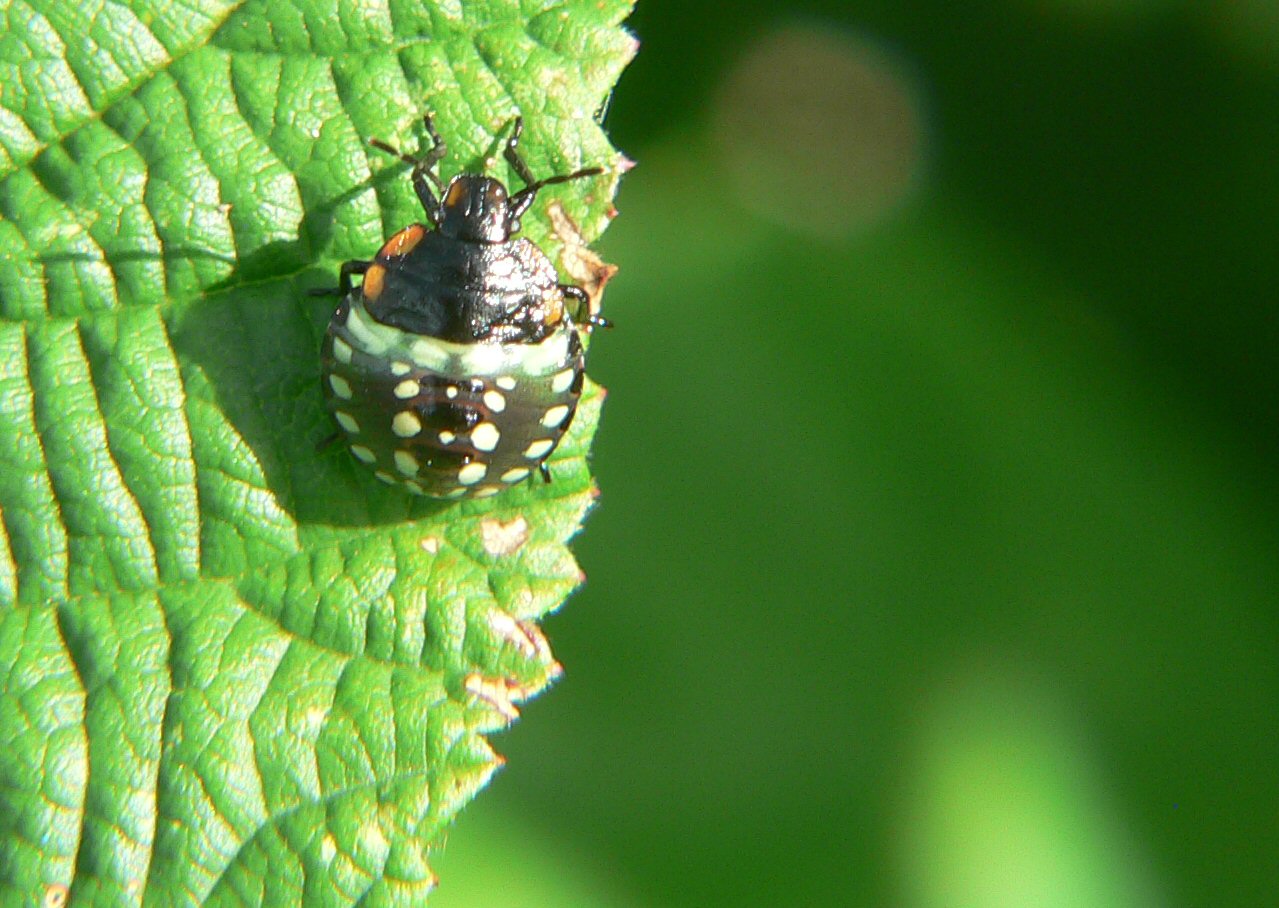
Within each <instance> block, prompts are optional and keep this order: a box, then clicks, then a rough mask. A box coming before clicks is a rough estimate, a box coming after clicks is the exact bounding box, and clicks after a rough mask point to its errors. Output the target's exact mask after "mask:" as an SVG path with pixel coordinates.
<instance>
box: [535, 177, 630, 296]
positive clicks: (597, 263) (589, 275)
mask: <svg viewBox="0 0 1279 908" xmlns="http://www.w3.org/2000/svg"><path fill="white" fill-rule="evenodd" d="M546 210H547V213H548V214H549V215H550V217H551V229H552V230H553V231H554V233H555V236H556V237H557V238H558V239H559V241H560V242H561V243H563V244H564V251H563V253H562V254H561V256H560V261H561V263H562V264H563V266H564V273H565V274H567V275H568V276H569V277H570V278H572V279H573V280H572V283H574V284H576V285H577V286H579V287H581V288H582V289H583V290H585V291H586V295H587V296H588V297H590V300H591V312H590V314H591V315H595V314H597V313H598V312H599V311H600V303H601V301H602V298H603V296H604V286H605V285H606V284H607V283H608V282H609V281H610V280H612V278H613V275H615V274H617V266H616V265H612V264H609V263H608V262H606V261H604V260H603V259H602V258H600V257H599V256H598V255H596V254H595V253H594V252H593V251H591V247H590V246H588V245H587V244H586V239H585V238H584V237H583V236H582V232H581V230H579V229H578V227H577V224H575V223H574V222H573V219H572V218H570V217H569V216H568V212H566V211H565V210H564V206H563V205H561V204H560V203H559V202H552V203H551V204H550V205H548V206H547V209H546Z"/></svg>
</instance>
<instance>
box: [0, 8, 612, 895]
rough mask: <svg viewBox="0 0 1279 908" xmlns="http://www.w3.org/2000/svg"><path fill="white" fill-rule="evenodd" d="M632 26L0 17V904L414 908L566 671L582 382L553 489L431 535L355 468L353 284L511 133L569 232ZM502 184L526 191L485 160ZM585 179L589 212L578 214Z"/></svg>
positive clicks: (496, 15) (15, 11) (387, 18)
mask: <svg viewBox="0 0 1279 908" xmlns="http://www.w3.org/2000/svg"><path fill="white" fill-rule="evenodd" d="M629 7H630V3H629V0H564V2H552V0H438V2H436V3H422V2H410V0H385V2H381V3H378V2H360V0H287V2H286V0H257V2H245V3H222V2H213V0H184V2H181V3H178V2H169V0H130V2H128V3H92V2H91V3H89V4H88V5H85V4H68V3H63V2H61V0H26V2H18V3H15V4H11V5H9V6H7V7H6V9H5V12H4V16H5V20H4V23H3V25H0V257H2V260H3V265H4V267H3V269H0V529H2V531H3V532H0V735H2V736H3V738H2V741H3V746H0V904H3V905H37V904H43V903H45V902H46V900H48V902H49V903H52V902H56V901H57V900H58V899H60V898H63V897H66V896H69V897H70V899H71V903H72V904H74V905H76V906H77V908H78V906H80V905H112V906H115V905H129V904H148V905H166V906H167V905H196V904H219V905H221V904H227V905H268V904H269V905H277V904H301V903H305V904H307V905H313V904H314V905H344V904H354V903H356V902H359V903H360V904H365V905H409V904H419V903H420V900H421V898H422V896H423V895H424V893H426V892H427V891H429V889H430V888H431V887H432V886H433V885H434V876H433V874H432V872H431V870H430V867H429V865H428V859H429V857H430V852H431V851H432V849H434V848H437V847H439V845H440V842H441V840H442V835H441V833H442V831H443V830H444V829H445V827H446V826H447V825H448V823H449V822H450V821H451V819H452V818H453V817H454V815H455V814H456V813H457V812H458V810H459V809H460V808H461V807H462V806H463V805H464V804H465V803H466V802H467V801H468V800H469V799H470V798H471V797H473V796H474V794H475V792H476V791H477V790H478V789H479V788H481V787H482V786H483V785H484V784H485V782H486V781H487V780H488V778H489V777H490V775H491V774H492V773H493V771H494V770H495V769H496V768H497V767H498V765H499V764H500V762H501V761H500V758H499V757H498V756H496V755H495V754H494V752H493V751H492V750H491V749H490V747H489V745H488V743H487V742H486V741H485V739H484V735H485V734H486V733H489V732H492V731H495V730H498V729H501V728H503V727H505V726H506V725H508V724H509V723H510V721H511V720H512V719H513V718H514V716H515V715H516V704H518V703H519V702H521V701H523V700H525V699H527V698H529V697H532V696H534V695H536V694H537V693H538V692H540V691H541V690H543V689H544V688H545V687H546V686H547V685H548V684H549V683H550V682H551V681H553V680H554V678H555V677H556V675H557V674H558V672H559V667H558V665H557V664H556V662H555V660H554V658H553V657H552V655H551V653H550V650H549V648H548V646H547V644H546V641H545V639H544V638H543V636H542V634H541V632H540V631H539V630H538V628H537V625H536V621H537V620H538V619H539V618H541V617H542V616H543V615H545V614H546V613H548V612H549V611H551V610H553V609H555V608H557V607H558V606H559V605H560V604H561V603H562V602H563V600H564V598H565V597H566V596H567V595H568V594H569V593H570V592H571V591H572V590H573V589H574V587H576V586H577V584H578V583H579V582H580V578H581V573H580V571H579V569H578V567H577V565H576V563H575V562H574V560H573V558H572V555H571V554H570V553H569V551H568V549H567V547H566V542H567V540H568V539H569V537H571V536H572V535H573V534H574V533H575V532H576V531H577V529H578V528H579V526H580V523H581V521H582V519H583V517H584V516H585V514H586V512H587V511H588V510H589V508H590V506H591V503H592V501H593V500H594V495H595V489H594V485H593V482H592V480H591V477H590V474H589V472H588V470H587V465H586V455H587V448H588V445H589V442H590V437H591V435H592V433H593V431H594V428H595V424H596V421H597V418H598V412H599V406H600V403H601V400H602V397H603V395H602V393H601V392H600V390H599V389H598V388H596V387H595V386H591V385H588V389H587V393H586V395H585V396H584V399H583V404H582V407H581V409H580V411H579V416H578V417H577V418H576V420H575V421H574V425H573V429H572V431H571V433H570V435H569V437H568V438H567V439H566V440H565V442H564V444H562V445H561V448H560V450H559V451H557V453H556V456H555V458H554V460H553V462H552V464H551V466H552V471H553V473H554V476H555V482H554V483H553V484H551V485H549V486H545V487H544V486H541V485H532V484H529V485H527V486H522V487H520V488H517V489H513V490H512V491H510V492H507V493H504V494H503V495H501V496H498V497H496V498H492V499H487V500H485V501H481V502H471V503H464V504H448V505H445V504H441V503H438V502H430V501H424V500H421V499H415V498H411V497H409V496H405V495H404V494H402V493H401V492H398V491H397V490H394V489H389V488H385V487H383V486H382V485H381V484H380V483H378V482H377V481H375V480H374V479H373V478H372V477H371V476H369V475H366V471H364V470H363V469H361V468H359V467H358V466H357V465H355V464H354V463H353V462H352V461H351V458H349V457H347V456H346V455H345V453H344V452H342V451H340V450H328V451H321V450H317V443H318V442H319V441H321V440H322V439H323V438H324V437H325V436H326V435H327V434H328V432H329V431H330V427H329V424H328V419H327V416H326V414H325V413H324V411H323V409H322V404H321V397H320V394H319V390H318V388H319V368H318V346H319V342H320V339H321V337H322V334H323V331H324V328H325V325H326V323H327V320H328V316H329V313H330V310H331V303H326V302H323V301H319V300H316V299H313V298H309V297H307V295H306V291H307V289H308V288H311V287H315V286H329V285H331V284H332V282H333V280H334V273H335V270H336V268H337V265H338V263H340V262H341V261H342V260H344V259H348V258H354V257H366V256H368V255H369V254H370V253H371V252H372V251H373V250H375V249H376V248H378V246H380V244H381V242H382V241H383V239H384V238H385V237H386V236H388V235H389V234H390V233H392V232H394V231H395V230H397V229H399V228H400V227H403V226H404V225H406V224H409V223H412V222H414V221H418V220H420V208H419V206H418V203H417V201H416V198H415V196H414V195H413V192H412V190H411V187H410V186H409V183H408V180H407V175H406V172H405V171H406V168H405V167H404V165H402V164H401V163H399V162H398V161H396V160H394V159H392V158H390V157H389V156H387V155H384V154H381V153H379V152H377V151H375V150H372V149H371V148H370V147H369V145H368V143H367V139H368V138H370V137H373V136H377V137H379V138H382V139H385V140H388V141H391V142H394V143H396V144H399V145H401V146H402V147H404V148H405V149H406V150H410V151H411V150H413V149H414V148H415V147H416V145H417V144H418V143H419V141H420V140H421V139H422V138H423V136H422V135H421V132H420V118H421V114H422V113H423V112H424V110H427V109H430V110H431V111H433V112H434V114H435V117H436V122H437V125H438V126H439V129H440V131H441V132H442V133H443V134H444V135H445V137H446V138H447V140H448V143H449V152H450V153H449V156H448V157H447V158H446V159H445V161H444V162H443V165H442V171H443V172H444V173H445V174H446V175H447V174H451V173H454V172H458V171H460V170H478V169H483V168H485V165H486V159H487V158H489V157H491V156H492V155H493V153H494V151H495V150H496V149H497V148H498V147H499V144H498V142H499V136H502V135H505V134H506V130H507V129H508V128H509V124H510V121H511V119H512V117H513V116H514V115H515V114H516V113H517V112H518V113H522V114H523V116H524V117H525V123H526V129H525V141H524V143H523V145H522V147H523V149H524V151H525V153H526V157H527V159H528V161H529V163H530V165H531V166H532V168H533V170H534V172H535V173H538V174H549V173H556V172H564V171H567V170H570V169H573V168H576V167H579V166H584V165H587V164H603V165H604V166H606V167H607V168H608V169H609V173H608V175H607V176H606V177H601V178H598V179H595V180H590V181H579V182H577V183H573V184H568V185H565V186H562V187H553V188H552V189H550V190H547V192H546V194H545V198H539V200H538V204H537V205H536V206H535V209H534V211H533V212H531V213H530V216H529V217H528V218H527V219H526V227H527V231H526V232H527V235H529V236H530V237H531V238H533V239H534V240H537V241H544V242H546V245H547V248H548V250H549V251H552V252H553V253H555V252H558V250H559V248H560V247H559V245H558V244H557V243H556V242H555V241H554V238H553V237H551V235H550V230H549V227H548V221H547V219H546V216H545V215H546V205H547V204H548V203H549V202H550V201H552V200H557V201H559V202H560V203H561V204H562V205H563V206H564V208H565V210H566V211H567V212H568V213H569V214H570V215H571V216H572V217H573V218H574V219H575V220H576V221H577V223H578V224H579V225H581V228H582V232H583V234H584V235H585V236H586V237H587V238H593V237H595V236H597V235H598V234H599V232H600V231H601V230H602V229H603V228H604V226H605V225H606V223H607V220H608V217H609V216H610V210H611V208H610V203H611V198H612V194H613V190H614V188H615V185H616V180H617V176H618V174H619V173H620V169H621V168H620V167H619V163H620V160H621V159H620V157H619V156H618V155H617V153H616V152H615V151H614V150H613V149H612V148H611V146H610V145H609V144H608V142H607V140H606V138H605V136H604V135H603V133H602V131H601V130H600V127H599V125H598V124H597V123H596V121H595V120H594V118H593V114H594V112H595V110H596V109H597V108H598V107H599V106H600V105H601V104H602V102H603V101H604V99H605V98H606V96H607V94H608V92H609V91H610V89H611V87H612V85H613V83H614V82H615V80H616V79H617V77H618V75H619V74H620V71H621V69H622V68H623V67H624V66H625V64H626V63H627V61H628V60H629V58H630V56H631V55H632V54H633V52H634V49H635V44H634V40H633V39H632V38H631V37H630V36H629V35H628V34H627V33H626V32H625V31H624V30H622V28H621V27H620V23H621V21H622V20H623V18H624V17H625V15H626V14H627V13H628V12H629ZM488 169H489V171H490V172H492V173H494V174H495V175H497V176H499V177H500V178H502V179H505V180H507V181H509V182H513V181H514V179H515V178H514V174H512V173H510V172H509V171H508V170H507V169H506V168H505V165H502V166H500V167H493V166H490V167H489V168H488ZM587 184H589V185H587Z"/></svg>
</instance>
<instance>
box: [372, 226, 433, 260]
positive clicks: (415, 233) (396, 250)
mask: <svg viewBox="0 0 1279 908" xmlns="http://www.w3.org/2000/svg"><path fill="white" fill-rule="evenodd" d="M425 235H426V228H424V227H423V226H422V225H421V224H413V225H411V226H408V227H405V228H404V229H403V230H401V231H400V232H399V233H397V234H396V235H395V236H393V237H391V238H390V239H389V240H387V241H386V245H384V246H383V247H382V251H381V252H379V253H378V256H379V257H381V258H392V257H394V256H399V255H408V254H409V253H410V252H412V251H413V249H414V248H415V247H416V246H417V244H418V243H420V242H421V241H422V237H424V236H425Z"/></svg>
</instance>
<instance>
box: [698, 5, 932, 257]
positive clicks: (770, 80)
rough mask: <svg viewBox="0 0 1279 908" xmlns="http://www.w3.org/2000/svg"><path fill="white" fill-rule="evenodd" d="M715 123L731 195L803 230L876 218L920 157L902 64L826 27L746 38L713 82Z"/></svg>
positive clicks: (842, 230)
mask: <svg viewBox="0 0 1279 908" xmlns="http://www.w3.org/2000/svg"><path fill="white" fill-rule="evenodd" d="M714 127H715V135H716V138H717V140H718V141H719V142H720V144H721V154H722V156H723V160H724V162H725V165H726V167H727V169H728V171H729V174H730V177H731V179H732V181H733V186H734V190H735V192H736V193H737V195H738V196H739V197H740V200H741V202H742V203H743V204H744V205H746V206H747V207H748V208H750V209H752V210H753V211H755V212H756V213H758V214H760V215H762V216H764V217H766V218H768V219H769V220H771V221H774V222H776V223H779V224H782V225H784V226H786V227H789V228H791V229H794V230H798V231H802V232H805V233H811V234H818V235H835V236H842V235H846V234H848V233H850V232H852V231H855V230H858V229H864V228H866V227H868V226H871V225H873V224H875V223H877V222H878V221H880V220H881V219H882V218H883V216H884V215H885V214H886V213H887V212H889V211H891V210H892V209H893V208H894V207H895V206H896V205H897V204H899V203H900V202H901V200H902V199H903V198H904V197H905V196H906V194H907V192H908V191H909V189H910V188H911V186H912V184H913V183H914V182H915V179H916V175H917V173H918V171H919V169H920V161H921V158H922V145H923V127H922V117H921V114H920V103H919V97H918V92H917V91H915V89H914V87H913V86H912V84H911V80H910V79H908V78H907V77H906V72H905V67H904V66H902V65H900V63H899V62H898V61H897V60H895V59H894V58H893V57H892V56H891V55H890V54H888V53H887V52H886V51H885V50H884V49H883V48H881V47H879V46H876V45H875V44H873V43H872V42H870V41H868V40H865V39H860V38H856V37H854V36H851V35H849V34H847V33H844V32H841V31H838V30H836V29H835V28H834V27H830V28H821V27H816V26H807V25H805V26H800V25H795V26H789V27H786V28H783V29H780V30H778V31H775V32H772V33H771V34H768V35H766V36H764V37H763V38H762V39H761V40H759V41H758V42H756V43H755V44H754V45H753V46H752V47H750V48H749V49H748V50H747V51H746V53H745V54H744V56H743V57H742V58H741V60H740V61H739V62H738V63H737V65H736V66H735V67H734V68H733V69H732V70H731V71H730V72H729V74H728V76H727V77H726V78H725V80H724V83H723V84H722V85H721V86H720V89H719V91H718V96H717V99H716V102H715V122H714Z"/></svg>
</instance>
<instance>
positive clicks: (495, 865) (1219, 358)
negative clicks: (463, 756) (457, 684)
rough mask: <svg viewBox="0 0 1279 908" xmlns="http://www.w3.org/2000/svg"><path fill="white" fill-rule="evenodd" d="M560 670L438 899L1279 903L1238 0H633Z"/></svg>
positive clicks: (1264, 187)
mask: <svg viewBox="0 0 1279 908" xmlns="http://www.w3.org/2000/svg"><path fill="white" fill-rule="evenodd" d="M631 24H632V27H633V28H634V29H635V30H636V32H637V33H638V35H639V36H640V38H641V39H642V41H643V48H642V50H641V53H640V56H639V57H638V59H637V60H636V62H635V63H634V65H633V66H632V68H631V69H630V71H629V72H628V73H627V74H626V75H625V76H624V77H623V79H622V82H621V85H620V87H619V90H618V92H617V95H616V97H615V99H614V102H613V106H612V109H611V111H610V113H609V117H608V126H609V129H610V131H611V133H612V135H613V137H614V139H615V141H616V143H617V144H618V145H619V147H621V148H622V149H623V150H624V151H626V152H627V153H628V154H629V155H630V156H631V157H633V158H635V159H637V160H638V161H639V162H640V164H639V166H638V167H637V168H636V169H635V170H634V171H633V172H632V173H631V174H630V175H629V176H628V177H627V179H626V181H625V183H624V186H623V189H622V193H621V196H620V198H619V200H618V207H619V208H620V209H621V211H622V216H621V217H620V218H619V219H618V220H617V221H616V222H615V223H614V225H613V227H612V228H611V229H610V231H609V233H608V235H607V236H606V237H605V238H604V240H603V242H602V243H601V246H600V249H601V252H602V253H603V254H604V255H605V257H606V258H607V259H609V260H610V261H615V262H618V263H619V264H620V265H621V266H622V271H621V273H620V275H619V277H618V278H617V279H616V281H615V282H614V283H613V284H612V285H611V286H610V287H609V290H608V294H607V300H606V311H607V313H608V314H609V315H610V316H611V317H613V318H614V319H615V320H616V321H617V323H618V327H617V329H616V330H615V331H613V332H611V333H608V334H606V335H601V336H598V337H597V339H596V344H595V345H594V349H593V350H592V364H591V367H592V374H593V375H594V376H595V377H596V379H597V380H598V381H600V382H602V383H603V384H605V385H606V386H607V387H608V388H609V389H610V392H611V397H610V399H609V403H608V406H607V407H606V409H605V415H604V422H603V425H602V429H601V433H600V436H599V439H598V443H597V446H596V448H595V468H596V472H597V475H598V477H599V481H600V484H601V486H602V488H603V498H602V500H601V504H600V507H599V508H598V510H597V511H596V513H595V514H594V515H593V516H592V518H591V520H590V521H589V523H588V526H587V530H586V532H585V533H584V534H583V535H582V537H581V538H580V540H579V541H578V543H577V546H576V549H577V552H578V555H579V558H580V560H581V562H582V564H583V566H584V567H585V569H586V570H587V572H588V573H589V574H590V582H589V583H588V585H587V586H586V588H585V589H584V590H583V591H582V592H581V593H579V594H578V595H576V596H575V597H574V598H573V599H572V600H571V601H570V603H569V606H568V608H567V609H566V610H565V611H564V612H563V613H562V614H561V615H559V616H557V617H556V618H554V619H553V620H552V621H551V622H550V626H549V632H550V636H551V639H552V642H553V644H554V645H555V648H556V652H557V654H558V656H559V658H560V659H561V661H562V662H563V663H564V665H565V667H566V670H567V673H566V676H565V678H564V680H563V681H562V682H561V683H560V684H559V685H558V686H557V687H556V688H555V689H554V690H553V691H552V692H550V693H549V694H548V695H546V696H545V697H543V698H542V699H541V700H539V701H537V702H536V703H533V704H530V705H529V706H528V707H527V708H526V709H525V719H524V720H523V721H521V722H520V723H518V724H517V725H516V726H515V728H514V730H513V731H511V732H510V733H508V734H506V735H503V736H501V737H500V738H499V739H498V740H497V742H496V743H497V746H498V748H499V750H501V751H502V752H504V753H505V755H506V756H507V757H508V759H509V764H508V766H507V768H506V769H505V770H504V772H503V773H502V774H501V775H500V776H499V777H498V778H497V779H496V781H495V782H494V784H493V785H492V787H491V788H490V790H489V791H488V792H486V794H485V795H484V796H482V797H481V798H480V799H479V800H478V801H477V802H476V804H475V805H474V806H473V807H471V808H470V809H468V811H467V812H466V813H465V814H464V815H463V817H462V818H461V820H460V822H459V823H458V825H457V827H456V828H455V830H454V832H453V833H452V836H451V840H450V843H449V847H448V849H447V850H446V852H445V853H444V854H443V855H442V856H441V857H440V858H439V859H438V861H437V869H438V871H439V873H440V876H441V888H440V889H439V891H438V893H437V895H436V896H435V897H434V898H433V901H432V904H433V905H434V906H435V908H471V906H484V908H514V906H528V908H532V906H543V905H572V906H624V908H632V906H635V908H644V906H663V908H665V906H719V905H733V906H777V905H786V906H810V905H813V906H826V905H838V906H842V905H849V906H905V908H968V906H972V908H995V906H998V908H1013V906H1098V908H1109V906H1116V908H1118V906H1124V908H1145V906H1214V908H1220V906H1249V908H1256V906H1263V905H1274V904H1276V903H1277V901H1276V900H1277V899H1279V720H1277V719H1276V716H1277V715H1279V710H1277V707H1279V656H1277V655H1276V643H1277V642H1279V641H1277V640H1276V637H1277V634H1276V631H1277V629H1279V627H1277V625H1279V617H1277V609H1276V593H1279V558H1277V557H1276V553H1277V551H1279V547H1277V543H1279V528H1277V526H1276V517H1279V483H1277V475H1276V470H1275V464H1276V462H1279V458H1277V455H1279V418H1277V417H1279V5H1276V4H1275V3H1274V2H1273V0H1250V2H1249V0H1242V2H1241V0H1233V2H1232V0H1198V2H1171V0H1002V2H969V3H954V4H951V3H940V2H919V0H915V2H911V0H891V2H887V0H885V2H842V3H837V2H826V3H822V2H808V3H791V4H788V5H786V6H785V7H779V5H777V4H774V3H766V2H758V0H755V2H745V3H737V4H731V5H728V4H720V3H712V2H705V0H700V2H688V0H686V2H682V3H679V4H674V3H669V2H667V3H662V2H658V0H652V2H648V3H644V2H641V4H640V8H639V10H638V11H637V12H636V15H635V17H634V19H633V20H632V23H631Z"/></svg>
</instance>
